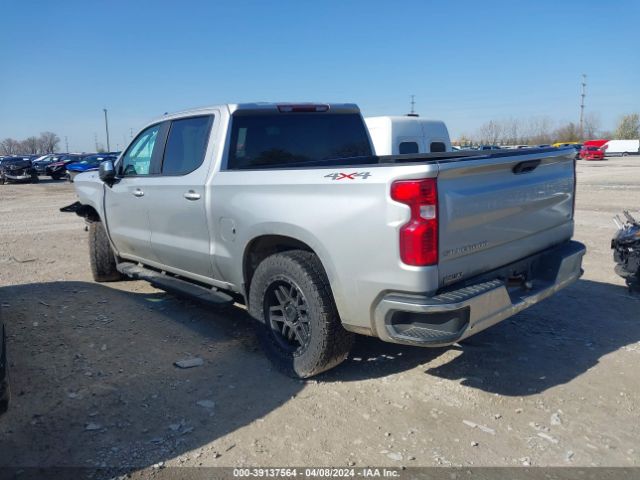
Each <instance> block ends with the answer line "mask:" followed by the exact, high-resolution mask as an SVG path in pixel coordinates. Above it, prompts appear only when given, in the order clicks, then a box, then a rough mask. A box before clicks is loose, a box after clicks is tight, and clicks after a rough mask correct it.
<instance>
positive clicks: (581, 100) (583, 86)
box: [580, 73, 587, 137]
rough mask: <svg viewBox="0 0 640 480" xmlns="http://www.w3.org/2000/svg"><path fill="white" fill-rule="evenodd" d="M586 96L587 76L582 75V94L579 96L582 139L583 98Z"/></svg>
mask: <svg viewBox="0 0 640 480" xmlns="http://www.w3.org/2000/svg"><path fill="white" fill-rule="evenodd" d="M586 96H587V75H586V74H584V73H583V74H582V93H581V94H580V135H581V136H582V137H584V97H586Z"/></svg>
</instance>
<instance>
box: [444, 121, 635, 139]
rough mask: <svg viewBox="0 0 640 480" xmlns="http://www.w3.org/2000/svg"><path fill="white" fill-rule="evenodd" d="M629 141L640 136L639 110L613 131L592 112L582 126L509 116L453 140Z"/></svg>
mask: <svg viewBox="0 0 640 480" xmlns="http://www.w3.org/2000/svg"><path fill="white" fill-rule="evenodd" d="M595 138H606V139H608V140H614V139H617V140H629V139H637V138H640V116H639V115H638V114H637V113H632V114H629V115H623V116H622V117H620V119H619V120H618V123H617V125H616V129H615V130H614V131H613V132H610V131H604V130H601V129H600V118H599V116H598V115H597V114H595V113H592V114H588V115H586V116H585V118H584V119H583V126H582V131H581V129H580V125H579V124H577V123H574V122H569V123H565V124H560V125H557V124H554V122H553V121H552V120H551V119H550V118H549V117H535V118H530V119H527V120H524V121H523V120H520V119H517V118H509V119H506V120H490V121H488V122H486V123H484V124H482V125H481V126H480V128H478V130H477V131H476V132H475V134H473V135H467V134H463V135H461V136H460V138H459V139H458V140H457V141H456V142H454V143H457V144H459V145H543V144H552V143H556V142H560V143H562V142H582V141H585V140H589V139H595Z"/></svg>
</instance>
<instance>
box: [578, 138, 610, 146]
mask: <svg viewBox="0 0 640 480" xmlns="http://www.w3.org/2000/svg"><path fill="white" fill-rule="evenodd" d="M608 141H609V140H605V139H604V138H599V139H597V140H585V141H584V142H583V143H582V145H585V146H589V147H598V148H600V147H601V146H603V145H604V144H605V143H607V142H608Z"/></svg>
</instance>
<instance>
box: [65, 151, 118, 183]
mask: <svg viewBox="0 0 640 480" xmlns="http://www.w3.org/2000/svg"><path fill="white" fill-rule="evenodd" d="M117 158H118V156H117V155H106V154H100V153H97V154H95V155H88V156H86V157H84V158H83V159H82V160H80V161H79V162H73V163H70V164H68V165H67V166H66V169H67V178H68V179H69V181H70V182H73V179H74V178H75V176H76V175H78V174H80V173H82V172H90V171H92V170H98V167H99V166H100V164H101V163H102V162H104V161H105V160H111V161H112V162H115V161H116V159H117Z"/></svg>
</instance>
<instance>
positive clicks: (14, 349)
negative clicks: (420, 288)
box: [0, 281, 640, 469]
mask: <svg viewBox="0 0 640 480" xmlns="http://www.w3.org/2000/svg"><path fill="white" fill-rule="evenodd" d="M145 287H146V286H145V285H144V284H142V283H138V282H126V283H122V284H114V285H110V286H105V285H100V284H95V283H88V282H52V283H41V284H30V285H19V286H12V287H5V288H2V289H0V304H2V306H3V308H2V314H3V318H4V320H5V323H6V324H7V329H8V331H9V363H10V366H11V370H12V388H13V394H14V395H13V399H12V400H13V402H12V405H11V409H10V411H9V413H8V414H7V415H5V416H4V417H3V418H2V421H1V422H0V438H2V439H3V440H2V442H3V447H2V449H0V466H22V467H24V466H70V465H73V466H85V467H107V468H129V469H131V468H141V467H147V466H150V465H153V464H155V463H158V462H161V461H166V460H168V459H172V458H176V457H181V456H184V457H187V456H188V457H190V459H191V460H194V459H195V460H196V461H197V458H198V456H197V455H198V452H197V450H198V449H200V448H206V449H207V450H206V451H204V452H203V453H202V455H203V456H204V457H206V458H207V461H208V462H210V461H211V459H212V458H213V459H216V458H218V456H219V458H220V462H221V464H223V465H228V464H229V463H227V461H225V455H227V453H228V452H230V451H231V450H232V449H234V448H240V449H242V451H244V450H245V449H247V448H248V449H252V448H253V446H252V445H241V446H237V445H235V444H234V443H233V441H232V440H230V439H229V438H226V435H227V434H228V433H231V432H233V431H236V430H238V429H240V428H242V427H244V426H247V425H250V424H252V423H253V422H256V421H259V420H260V419H263V418H264V417H266V416H268V415H270V414H275V415H277V414H278V413H277V410H278V409H279V407H281V406H282V405H284V404H285V403H287V402H288V401H289V400H290V399H291V398H292V397H293V396H295V395H296V394H297V393H298V392H300V391H301V390H302V389H303V388H304V386H305V382H303V381H299V380H294V379H291V378H288V377H286V376H284V375H282V374H280V373H279V372H277V371H275V370H274V369H273V368H272V366H271V364H270V363H269V362H268V360H267V359H266V358H265V356H264V355H263V354H262V352H261V351H260V349H259V347H258V345H257V342H256V341H255V336H254V330H253V328H254V327H253V325H252V321H251V320H250V318H249V316H248V315H247V313H246V311H245V310H244V309H242V308H239V307H233V308H230V309H226V310H224V311H218V312H214V311H211V308H210V307H205V306H201V305H199V304H195V303H191V302H189V301H186V300H181V299H178V298H176V297H174V296H172V295H169V294H165V293H162V292H160V293H145V292H144V291H140V290H141V289H143V290H144V288H145ZM120 288H126V290H120ZM132 290H133V291H132ZM136 290H138V291H136ZM639 306H640V297H637V296H636V297H632V296H629V295H628V294H627V293H626V290H625V289H624V288H622V287H618V286H614V285H610V284H603V283H598V282H591V281H580V282H578V283H577V284H576V285H575V286H573V287H571V288H569V289H567V290H565V291H563V292H561V293H559V294H558V295H557V296H555V297H553V298H552V299H549V300H547V301H546V302H545V303H544V304H541V305H539V306H536V307H533V308H532V309H530V310H528V311H525V312H523V313H521V314H520V315H518V316H516V317H514V318H513V319H511V320H508V321H506V322H503V323H502V324H500V325H497V326H495V327H493V328H492V329H489V330H487V331H485V332H482V333H480V334H478V335H477V336H476V337H473V338H472V339H470V340H469V341H468V342H465V343H464V345H462V346H459V347H458V346H456V347H452V348H453V349H455V350H457V351H459V353H458V354H457V355H456V356H455V357H454V358H453V359H452V360H450V361H449V362H448V363H446V364H444V365H441V366H438V367H437V368H430V367H429V362H431V361H432V360H434V359H436V358H438V357H440V356H441V355H442V354H443V353H444V352H449V353H450V352H451V350H450V349H449V350H448V349H423V348H417V347H405V346H400V345H393V344H385V343H383V342H381V341H379V340H376V339H372V338H366V337H358V339H357V341H356V345H355V347H354V350H353V353H352V355H351V356H350V358H349V359H348V360H347V361H346V362H345V363H344V364H343V365H341V366H340V367H338V368H336V369H334V370H332V371H329V372H327V373H325V374H323V375H320V376H318V377H316V378H315V379H314V381H318V382H325V383H331V382H349V381H358V380H366V379H372V378H379V377H384V376H388V375H392V374H396V373H402V372H404V371H407V370H411V369H414V368H416V367H419V368H421V369H425V371H426V374H428V375H431V376H435V377H439V378H443V379H448V380H452V381H460V382H461V383H462V384H463V385H466V386H469V387H472V388H477V389H481V390H484V391H487V392H491V393H498V394H502V395H509V396H513V395H518V396H519V395H531V394H535V393H538V392H541V391H544V390H546V389H548V388H551V387H553V386H556V385H560V384H563V383H566V382H569V381H571V380H572V379H573V378H575V377H577V376H579V375H581V374H582V373H584V372H585V371H587V370H588V369H589V368H591V367H593V366H594V365H597V363H598V361H599V359H600V358H601V357H602V356H603V355H606V354H607V353H610V352H612V351H615V350H617V349H619V348H622V347H624V346H627V345H630V344H633V343H636V342H638V341H639V340H640V321H639V320H640V318H639V314H638V312H639V311H640V309H639V308H638V307H639ZM190 356H197V357H200V358H202V359H203V360H204V364H203V365H202V366H200V367H196V368H191V369H186V370H183V369H178V368H176V367H175V366H174V365H173V363H174V362H175V361H176V360H179V359H182V358H185V357H190ZM307 427H308V428H309V430H310V431H309V435H312V434H313V433H312V431H311V429H312V428H313V422H309V424H307ZM26 446H28V447H26ZM194 451H195V452H194ZM251 451H253V450H251ZM196 464H197V463H196ZM209 464H210V463H209Z"/></svg>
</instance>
